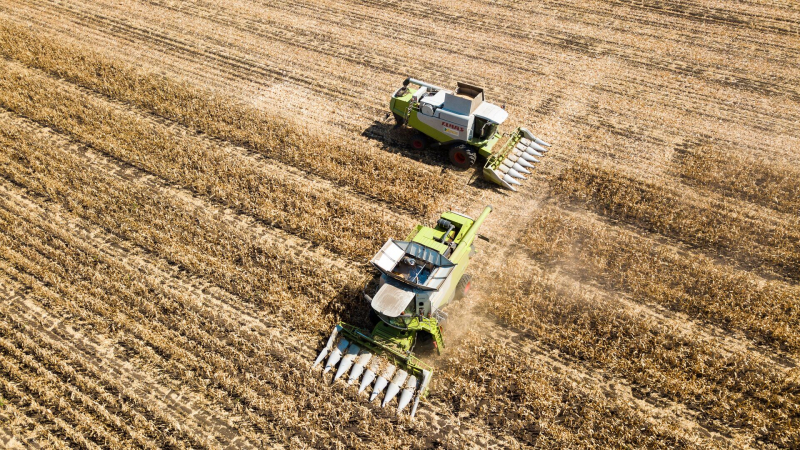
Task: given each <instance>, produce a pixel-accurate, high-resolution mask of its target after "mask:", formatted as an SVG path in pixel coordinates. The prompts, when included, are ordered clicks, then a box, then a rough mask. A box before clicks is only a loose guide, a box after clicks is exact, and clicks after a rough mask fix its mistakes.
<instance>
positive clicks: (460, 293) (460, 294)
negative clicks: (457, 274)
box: [456, 274, 472, 300]
mask: <svg viewBox="0 0 800 450" xmlns="http://www.w3.org/2000/svg"><path fill="white" fill-rule="evenodd" d="M470 288H472V276H471V275H467V274H464V276H462V277H461V279H460V280H458V284H457V285H456V300H461V299H462V298H464V297H466V296H467V294H468V293H469V290H470Z"/></svg>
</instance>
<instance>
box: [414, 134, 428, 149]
mask: <svg viewBox="0 0 800 450" xmlns="http://www.w3.org/2000/svg"><path fill="white" fill-rule="evenodd" d="M427 146H428V139H427V138H426V137H425V135H424V134H422V133H414V136H413V137H412V138H411V148H413V149H414V150H425V147H427Z"/></svg>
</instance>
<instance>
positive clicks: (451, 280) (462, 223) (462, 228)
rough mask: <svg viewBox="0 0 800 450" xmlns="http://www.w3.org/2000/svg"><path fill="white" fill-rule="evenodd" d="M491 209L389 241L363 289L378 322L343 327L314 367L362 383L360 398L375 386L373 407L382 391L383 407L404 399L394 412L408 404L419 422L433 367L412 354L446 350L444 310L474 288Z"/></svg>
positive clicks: (447, 216) (444, 219)
mask: <svg viewBox="0 0 800 450" xmlns="http://www.w3.org/2000/svg"><path fill="white" fill-rule="evenodd" d="M491 211H492V208H491V207H490V206H487V207H486V208H484V210H483V212H482V213H481V215H480V216H478V218H477V219H472V218H471V217H468V216H465V215H462V214H458V213H455V212H446V213H444V214H442V215H441V217H440V218H439V220H438V222H437V223H436V227H434V228H430V227H425V226H422V225H417V226H416V227H415V228H414V230H413V231H412V232H411V234H409V235H408V236H407V237H406V240H404V241H398V240H394V239H390V240H389V241H387V242H386V243H385V244H384V245H383V247H381V249H380V250H379V251H378V253H377V254H376V255H375V256H374V257H373V258H372V260H371V261H370V262H371V263H372V265H373V266H374V267H375V268H376V269H377V270H378V271H379V273H380V275H379V276H378V280H377V283H371V285H373V284H374V285H375V287H374V288H373V289H372V290H371V291H368V290H367V289H365V291H364V300H365V301H367V302H369V304H370V306H371V307H372V311H373V313H374V321H375V322H376V323H375V325H374V327H373V328H372V331H371V332H370V331H367V330H364V329H360V328H357V327H354V326H352V325H348V324H346V323H344V322H340V323H338V324H337V325H336V327H335V328H334V330H333V332H332V333H331V336H330V338H328V341H327V343H326V345H325V347H324V348H323V349H322V351H321V352H320V353H319V356H317V359H316V361H314V364H313V366H312V369H313V368H314V367H317V366H319V365H321V364H322V363H323V361H324V365H323V369H322V370H323V373H327V372H329V371H335V372H334V375H333V381H334V382H336V381H337V380H339V379H343V378H344V377H345V375H347V377H346V382H347V384H348V385H353V384H355V382H356V381H358V380H359V378H360V382H359V383H358V392H359V394H361V393H362V392H364V391H365V390H366V389H367V388H368V387H369V386H370V385H372V391H371V394H370V395H369V401H370V402H372V401H374V400H375V398H377V397H378V396H380V394H381V393H384V391H385V393H384V396H383V400H382V402H381V405H382V406H386V405H388V404H389V403H391V402H392V401H393V400H394V399H395V398H396V397H397V396H398V394H399V398H398V401H397V412H398V413H399V412H401V411H403V410H404V409H405V408H406V407H407V406H408V405H409V404H412V402H413V405H412V407H411V417H414V415H415V414H416V411H417V407H418V405H419V401H420V398H422V397H423V396H425V395H426V393H427V390H428V385H429V383H430V380H431V376H432V375H433V368H432V367H431V366H430V365H428V364H426V363H425V362H424V361H422V360H421V359H419V358H417V357H416V356H415V355H414V349H415V346H417V344H420V345H424V344H425V343H426V342H427V343H429V344H430V345H431V346H432V347H433V348H434V349H435V351H436V352H441V351H442V350H443V349H444V345H445V344H444V338H443V336H442V329H443V325H444V324H445V323H446V321H447V313H445V312H444V311H443V310H442V309H443V308H444V307H445V306H446V305H448V304H449V303H451V302H453V301H454V300H457V299H459V298H461V297H463V296H464V295H465V294H466V293H467V292H468V291H469V288H470V280H471V279H470V276H469V275H466V274H465V271H466V269H467V265H468V264H469V260H470V258H472V256H473V255H475V254H476V251H475V249H474V247H473V242H474V241H475V239H476V237H478V228H479V227H480V226H481V224H482V223H483V221H484V220H485V219H486V217H487V216H488V215H489V213H490V212H491Z"/></svg>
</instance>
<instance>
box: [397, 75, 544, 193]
mask: <svg viewBox="0 0 800 450" xmlns="http://www.w3.org/2000/svg"><path fill="white" fill-rule="evenodd" d="M409 85H415V86H417V87H409ZM389 108H390V110H391V111H392V114H393V115H394V118H395V120H396V121H397V123H398V125H408V126H409V127H411V128H413V129H414V130H416V131H417V133H415V135H414V137H413V138H412V140H411V145H412V147H414V148H415V149H417V150H423V149H425V148H434V147H443V148H446V149H447V150H448V153H449V156H450V162H451V163H452V164H453V165H454V166H455V167H456V168H458V169H461V170H466V169H469V168H470V167H472V166H473V165H474V164H475V162H476V161H477V159H478V156H479V155H480V156H481V157H483V158H484V159H485V163H484V166H483V177H484V178H485V179H486V180H488V181H491V182H493V183H495V184H499V185H500V186H503V187H505V188H507V189H511V190H512V191H516V189H515V188H514V186H518V185H520V184H521V183H520V182H519V180H524V179H525V175H527V174H530V173H531V172H530V171H531V170H532V169H533V168H534V163H538V162H539V159H538V158H540V157H541V156H542V154H543V153H546V152H547V150H548V148H547V147H550V144H548V143H547V142H545V141H543V140H541V139H539V138H537V137H536V136H534V135H533V134H532V133H531V132H530V131H528V130H527V129H526V128H522V127H520V128H517V129H516V130H515V131H514V132H513V133H510V134H502V135H501V134H500V133H498V132H497V127H498V125H500V124H502V123H503V122H504V121H505V120H506V119H507V118H508V113H507V112H506V111H505V109H504V108H501V107H499V106H497V105H493V104H491V103H489V102H487V101H485V100H484V95H483V89H481V88H479V87H476V86H471V85H469V84H466V83H458V87H457V88H456V90H455V91H449V90H447V89H444V88H440V87H437V86H434V85H432V84H429V83H425V82H422V81H419V80H415V79H413V78H406V79H405V81H403V86H402V87H400V88H399V89H398V90H397V91H395V93H394V94H393V95H392V99H391V101H390V102H389Z"/></svg>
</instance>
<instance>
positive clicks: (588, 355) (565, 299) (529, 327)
mask: <svg viewBox="0 0 800 450" xmlns="http://www.w3.org/2000/svg"><path fill="white" fill-rule="evenodd" d="M596 258H597V259H602V257H601V256H596ZM519 266H520V265H519V264H510V267H519ZM613 270H614V269H613V268H607V269H605V270H604V271H603V272H600V273H604V274H607V273H608V272H613ZM493 279H494V280H496V281H495V283H496V284H495V286H497V287H496V288H494V289H492V291H491V293H490V295H489V296H488V298H487V299H486V302H485V304H484V307H485V312H486V313H492V314H495V315H496V316H498V318H500V319H501V320H503V321H504V322H506V323H508V324H509V325H511V326H513V327H515V328H518V329H520V330H522V331H524V332H525V333H527V334H528V335H529V338H530V339H533V340H537V341H541V342H543V343H544V344H546V345H547V346H549V347H552V348H555V349H558V350H559V351H561V352H563V353H564V354H567V355H569V356H571V357H573V358H575V359H577V360H578V361H581V362H583V363H585V364H590V365H592V366H594V367H596V368H597V369H600V370H605V371H609V372H611V373H614V374H616V375H617V376H620V377H623V378H625V379H627V380H629V381H630V382H631V383H632V384H634V386H635V389H637V390H638V391H640V392H641V393H642V395H648V394H650V393H657V394H659V395H661V396H663V397H665V398H668V399H669V400H672V401H675V402H680V403H684V404H686V405H687V406H688V407H689V408H691V409H694V410H697V411H702V414H700V415H699V416H698V417H697V420H698V421H699V422H700V423H701V424H703V425H704V426H706V427H708V428H711V429H716V430H718V431H721V432H725V433H731V432H737V433H738V432H741V431H742V430H747V431H748V433H752V434H753V435H754V436H755V437H756V438H757V439H758V440H759V441H764V442H768V443H771V444H775V445H779V446H786V445H791V444H792V443H794V442H796V439H797V437H798V436H797V434H796V428H795V427H796V422H795V421H794V420H793V419H792V417H794V416H796V415H797V414H800V407H798V405H799V404H800V385H798V384H797V382H796V381H793V380H792V379H791V377H790V376H789V375H787V373H785V372H782V371H778V370H775V369H770V368H769V365H768V364H767V362H768V361H769V360H767V359H766V358H763V357H761V356H759V355H757V354H754V353H752V352H743V351H737V350H735V349H726V350H725V351H721V350H720V349H719V346H720V342H719V341H716V340H713V339H710V338H706V337H703V336H701V335H698V334H697V333H696V332H691V331H689V330H681V329H679V328H676V326H675V324H674V323H661V322H659V321H658V320H656V319H655V318H653V317H648V316H646V315H643V314H642V313H640V312H633V311H631V310H630V309H629V308H628V307H627V306H626V305H625V304H624V303H622V302H620V301H618V300H616V299H614V298H613V296H609V297H604V296H595V295H592V294H590V293H588V292H587V291H583V290H581V289H578V288H574V287H564V286H563V285H561V284H560V283H559V281H557V280H556V279H555V278H552V277H541V276H532V277H531V276H525V275H524V274H523V273H517V272H515V271H509V270H506V271H504V272H503V273H496V274H493ZM510 299H513V301H510Z"/></svg>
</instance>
